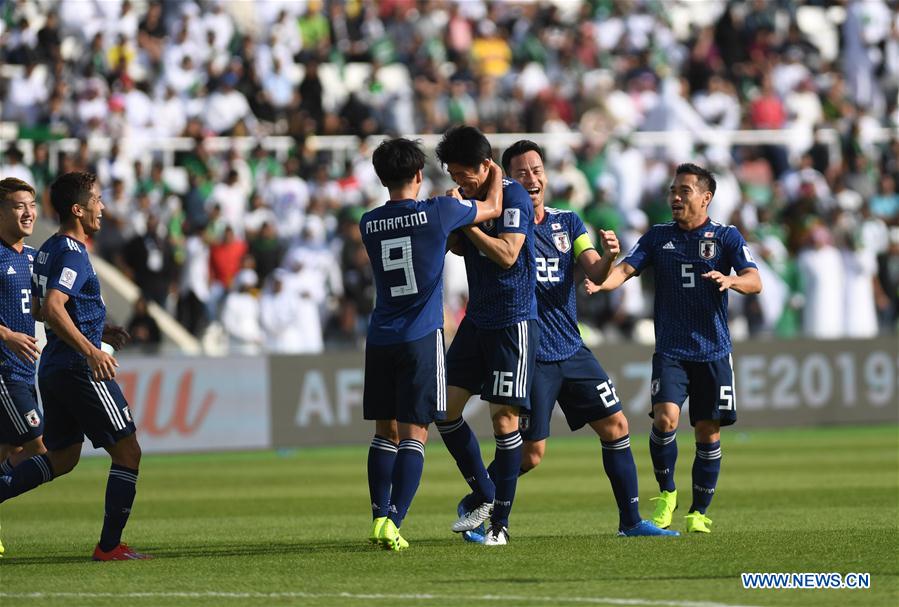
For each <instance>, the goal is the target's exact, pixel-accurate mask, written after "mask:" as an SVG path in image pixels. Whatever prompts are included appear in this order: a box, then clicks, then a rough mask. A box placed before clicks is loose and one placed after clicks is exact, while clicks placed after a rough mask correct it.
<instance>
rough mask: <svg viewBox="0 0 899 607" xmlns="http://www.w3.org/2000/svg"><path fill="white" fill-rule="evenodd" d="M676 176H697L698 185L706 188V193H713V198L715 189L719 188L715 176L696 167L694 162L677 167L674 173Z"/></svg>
mask: <svg viewBox="0 0 899 607" xmlns="http://www.w3.org/2000/svg"><path fill="white" fill-rule="evenodd" d="M674 174H675V176H676V175H696V183H698V184H699V185H700V186H702V187H704V188H705V189H706V191H709V192H711V193H712V196H714V195H715V188H716V187H717V184H716V183H715V176H714V175H712V173H711V172H710V171H707V170H705V169H704V168H702V167H701V166H698V165H695V164H693V163H692V162H685V163H683V164H679V165H678V166H677V170H676V171H675V172H674Z"/></svg>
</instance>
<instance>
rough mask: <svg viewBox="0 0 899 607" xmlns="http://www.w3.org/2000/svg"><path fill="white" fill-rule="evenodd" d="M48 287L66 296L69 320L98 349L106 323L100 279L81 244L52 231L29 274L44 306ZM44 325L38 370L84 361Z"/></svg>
mask: <svg viewBox="0 0 899 607" xmlns="http://www.w3.org/2000/svg"><path fill="white" fill-rule="evenodd" d="M50 289H56V290H57V291H62V292H63V293H65V294H66V295H68V296H69V301H67V302H66V310H67V311H68V313H69V316H70V317H71V318H72V322H73V323H75V326H76V327H77V328H78V330H79V331H81V333H82V334H83V335H84V336H85V337H86V338H87V339H88V341H90V342H91V343H92V344H94V346H96V347H98V348H99V347H100V341H101V339H102V338H103V325H104V324H105V322H106V304H104V303H103V298H102V297H101V296H100V280H99V279H98V278H97V273H96V272H95V271H94V267H93V266H92V265H91V260H90V257H89V256H88V254H87V248H86V247H85V245H84V243H82V242H79V241H77V240H75V239H74V238H71V237H69V236H63V235H61V234H54V235H53V236H51V237H50V238H48V239H47V242H45V243H44V244H43V245H41V248H40V250H39V251H38V252H37V257H36V259H35V262H34V271H33V273H32V275H31V293H32V295H33V296H34V297H37V298H38V299H39V301H40V302H41V305H42V306H43V304H44V302H45V300H46V298H47V292H48V291H49V290H50ZM44 327H45V328H46V330H47V345H46V347H44V350H43V352H42V353H41V363H40V369H39V372H43V371H44V370H49V369H59V368H67V369H70V368H75V367H80V366H84V365H85V364H86V361H85V359H84V356H82V355H81V354H80V353H79V352H76V351H75V350H73V349H72V348H71V347H70V346H69V345H68V344H67V343H65V342H64V341H63V340H62V339H60V338H59V336H57V335H56V334H55V333H54V332H53V330H52V329H50V328H49V327H48V326H47V325H44Z"/></svg>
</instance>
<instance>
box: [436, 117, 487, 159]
mask: <svg viewBox="0 0 899 607" xmlns="http://www.w3.org/2000/svg"><path fill="white" fill-rule="evenodd" d="M488 158H493V148H491V147H490V142H489V141H487V138H486V137H484V133H482V132H481V131H479V130H478V129H476V128H475V127H473V126H465V125H461V126H454V127H450V128H449V129H448V130H447V131H446V132H445V133H444V134H443V138H442V139H441V140H440V143H438V144H437V159H438V160H440V162H442V163H443V164H444V165H447V164H451V163H452V164H461V165H462V166H464V167H471V168H477V167H478V165H480V164H481V163H482V162H484V161H485V160H487V159H488Z"/></svg>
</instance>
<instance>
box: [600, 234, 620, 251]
mask: <svg viewBox="0 0 899 607" xmlns="http://www.w3.org/2000/svg"><path fill="white" fill-rule="evenodd" d="M599 239H600V242H601V243H602V250H603V252H604V253H609V254H611V255H612V257H617V256H618V254H619V253H620V252H621V244H620V243H619V242H618V236H617V235H616V234H615V232H614V230H600V231H599Z"/></svg>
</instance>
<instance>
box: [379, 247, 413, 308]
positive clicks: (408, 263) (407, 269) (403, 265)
mask: <svg viewBox="0 0 899 607" xmlns="http://www.w3.org/2000/svg"><path fill="white" fill-rule="evenodd" d="M396 250H399V252H400V256H399V257H398V258H397V259H391V258H390V254H391V253H392V252H393V251H396ZM381 262H382V263H383V264H384V271H385V272H390V271H391V270H402V271H403V274H404V275H405V277H406V281H405V282H404V283H403V284H401V285H399V286H396V287H390V295H391V296H392V297H402V296H403V295H415V294H416V293H418V284H417V283H416V282H415V267H414V266H413V265H412V238H410V237H409V236H403V237H402V238H390V239H388V240H382V241H381Z"/></svg>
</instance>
